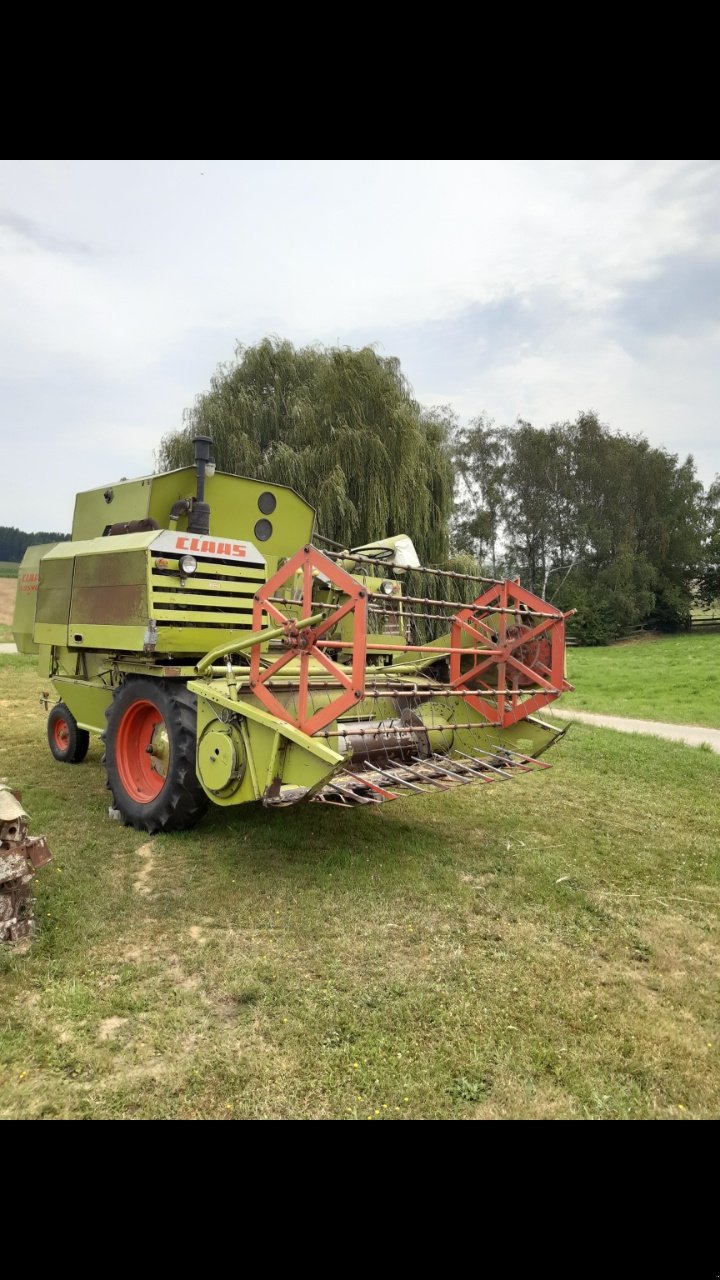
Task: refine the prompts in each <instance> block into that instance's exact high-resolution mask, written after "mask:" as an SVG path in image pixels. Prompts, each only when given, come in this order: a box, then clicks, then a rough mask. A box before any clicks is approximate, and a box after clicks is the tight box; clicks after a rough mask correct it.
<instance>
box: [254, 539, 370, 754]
mask: <svg viewBox="0 0 720 1280" xmlns="http://www.w3.org/2000/svg"><path fill="white" fill-rule="evenodd" d="M313 569H317V570H318V571H319V572H320V573H321V574H322V575H323V577H324V578H325V579H327V580H328V581H329V582H331V583H332V585H333V586H334V587H337V588H338V590H339V591H342V593H343V595H345V596H347V600H346V601H345V603H344V604H342V605H340V606H339V607H338V608H337V609H336V610H335V611H334V612H333V613H330V614H328V616H327V618H323V621H322V622H320V623H318V625H317V626H314V627H307V628H306V629H304V630H303V631H298V630H297V627H296V620H295V619H294V618H288V617H286V616H285V614H284V613H282V611H281V609H280V608H279V607H278V605H277V604H276V603H273V601H272V600H271V599H270V597H271V596H275V595H277V592H278V590H279V588H280V587H283V586H285V584H286V583H287V582H288V580H289V579H292V578H294V577H295V574H296V573H297V572H298V570H302V601H299V600H292V601H288V604H293V605H295V606H297V605H299V604H301V605H302V610H301V611H302V617H303V618H310V617H312V615H313V603H312V591H313ZM348 613H352V615H353V633H352V646H353V648H352V666H350V667H341V666H340V665H339V664H338V663H337V662H333V661H332V659H331V658H329V657H328V656H327V654H326V653H324V652H323V650H322V649H319V648H318V647H317V643H316V642H317V641H318V640H320V639H321V638H322V637H323V636H325V635H327V633H328V632H329V631H331V630H332V628H333V627H334V626H336V625H337V623H338V622H340V621H341V619H342V618H344V617H345V616H346V615H347V614H348ZM263 614H267V616H268V617H269V618H270V619H272V623H271V625H273V624H274V625H276V626H281V627H285V632H286V634H285V636H284V637H283V643H284V644H286V645H287V652H286V653H283V654H281V655H280V657H279V658H277V659H276V660H275V662H273V663H271V665H270V666H269V667H261V665H260V655H261V647H262V646H261V645H260V644H256V645H253V647H252V649H251V652H250V688H251V689H252V691H253V693H255V694H257V697H258V698H259V699H260V701H261V702H262V703H263V705H264V706H265V707H266V708H267V710H268V711H270V712H272V714H273V715H274V716H278V718H279V719H281V720H285V721H286V722H287V723H288V724H292V725H295V727H296V728H297V729H301V730H302V732H303V733H307V734H308V735H312V734H313V733H317V732H318V730H319V729H324V728H325V727H326V725H328V724H330V723H331V722H332V721H333V720H336V719H337V717H338V716H339V715H342V713H343V711H347V709H348V707H352V706H355V705H356V703H358V702H359V701H360V700H361V699H362V697H363V694H364V692H365V659H366V644H367V591H366V589H365V587H364V586H363V585H362V583H361V582H358V581H357V580H356V579H355V578H351V576H350V574H349V573H346V572H345V570H344V569H341V568H340V567H339V565H336V564H334V563H333V561H332V560H328V558H327V556H324V555H323V553H322V551H318V549H317V547H311V546H308V547H303V548H302V549H301V550H300V551H298V552H297V553H296V554H295V555H294V556H293V557H292V558H291V559H290V560H288V561H287V563H286V564H284V565H283V566H282V568H280V569H278V571H277V573H276V574H274V576H273V577H272V578H271V579H270V581H269V582H266V583H265V585H264V586H262V587H260V588H259V590H258V591H257V592H256V594H255V601H254V604H253V631H261V630H262V629H263ZM297 657H299V659H300V676H299V679H298V702H297V716H293V715H292V714H291V713H290V712H289V711H288V709H287V707H286V706H284V705H283V703H282V702H280V701H279V699H278V698H276V697H275V695H274V693H273V692H272V688H271V687H270V685H269V682H270V681H271V680H272V678H273V676H275V675H277V673H278V671H281V670H282V668H283V667H284V666H285V665H286V664H287V663H288V662H291V661H292V660H293V659H294V658H297ZM311 658H314V659H315V660H316V661H317V662H319V663H320V664H321V666H322V667H324V668H325V670H326V671H327V672H329V674H330V675H331V676H332V677H333V679H334V680H337V683H338V685H339V686H340V687H341V690H342V691H341V692H340V693H339V694H338V696H337V697H336V698H332V699H331V700H330V701H329V702H328V703H327V704H326V705H325V706H323V707H320V708H319V710H318V711H315V712H314V713H313V712H311V714H310V715H308V693H309V669H310V659H311Z"/></svg>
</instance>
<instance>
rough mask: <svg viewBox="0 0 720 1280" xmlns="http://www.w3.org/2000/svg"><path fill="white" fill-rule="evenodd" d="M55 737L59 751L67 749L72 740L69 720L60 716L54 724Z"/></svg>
mask: <svg viewBox="0 0 720 1280" xmlns="http://www.w3.org/2000/svg"><path fill="white" fill-rule="evenodd" d="M53 739H54V741H55V746H56V747H57V749H58V751H67V746H68V742H69V740H70V726H69V724H68V722H67V720H61V719H60V718H58V719H57V720H56V721H55V723H54V725H53Z"/></svg>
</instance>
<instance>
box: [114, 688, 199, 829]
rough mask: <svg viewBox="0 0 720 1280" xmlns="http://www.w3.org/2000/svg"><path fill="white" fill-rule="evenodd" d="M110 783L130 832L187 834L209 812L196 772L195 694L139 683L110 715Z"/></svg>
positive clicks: (118, 697) (121, 693) (122, 692)
mask: <svg viewBox="0 0 720 1280" xmlns="http://www.w3.org/2000/svg"><path fill="white" fill-rule="evenodd" d="M105 715H106V717H107V729H106V731H105V768H106V770H107V783H108V787H109V788H110V790H111V792H112V796H113V801H114V805H115V808H116V809H117V810H118V811H119V813H120V816H121V818H122V820H123V822H124V823H125V826H127V827H129V826H132V827H135V828H136V830H138V831H150V832H154V831H184V830H185V829H187V828H188V827H192V826H194V825H195V823H196V822H197V820H198V818H200V817H201V816H202V814H203V813H204V812H205V809H206V807H207V796H206V795H205V792H204V791H203V789H202V787H201V786H200V783H199V781H198V778H197V773H196V771H195V751H196V739H197V711H196V702H195V696H194V694H192V693H190V692H189V691H188V689H187V687H186V686H185V685H184V684H181V683H179V682H176V681H169V680H167V681H161V680H148V679H145V678H143V677H133V678H131V679H128V680H126V681H125V683H124V684H123V685H121V686H120V688H119V689H118V691H117V693H116V694H115V696H114V698H113V700H112V703H111V705H110V706H109V707H108V709H107V711H106V712H105Z"/></svg>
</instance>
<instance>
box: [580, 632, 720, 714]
mask: <svg viewBox="0 0 720 1280" xmlns="http://www.w3.org/2000/svg"><path fill="white" fill-rule="evenodd" d="M568 679H569V680H571V681H572V683H573V684H574V685H575V687H576V692H575V693H572V694H567V695H566V696H565V697H564V698H563V701H562V705H563V707H567V708H568V709H572V708H573V707H575V708H577V710H578V711H604V712H607V713H608V714H609V715H618V716H639V717H641V718H645V719H648V720H669V721H670V722H672V723H675V724H702V725H709V726H710V727H711V728H715V729H717V728H720V633H715V634H706V635H703V634H700V635H692V634H691V635H682V636H663V637H661V638H659V639H643V640H637V641H632V642H629V643H627V642H626V643H625V644H615V645H610V646H608V647H607V648H602V649H568Z"/></svg>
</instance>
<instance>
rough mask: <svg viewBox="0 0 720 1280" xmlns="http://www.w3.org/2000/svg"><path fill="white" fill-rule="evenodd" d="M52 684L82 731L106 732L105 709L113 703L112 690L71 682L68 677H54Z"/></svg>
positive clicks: (77, 681)
mask: <svg viewBox="0 0 720 1280" xmlns="http://www.w3.org/2000/svg"><path fill="white" fill-rule="evenodd" d="M52 682H53V685H54V687H55V689H56V690H57V693H58V697H59V698H61V700H62V701H63V702H64V703H65V705H66V707H69V708H70V710H71V711H72V713H73V715H74V717H75V719H76V720H77V722H78V724H79V725H80V728H81V729H89V730H90V731H91V732H92V733H103V732H104V730H105V708H106V707H109V706H110V703H111V702H112V698H113V690H112V689H110V688H108V687H107V686H106V685H102V684H90V683H89V682H88V681H86V680H71V679H70V678H69V677H67V676H53V681H52Z"/></svg>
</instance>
